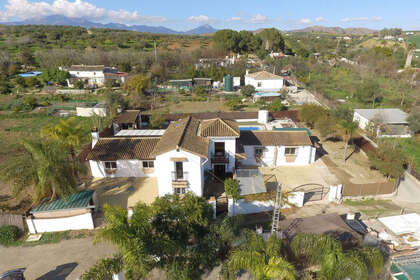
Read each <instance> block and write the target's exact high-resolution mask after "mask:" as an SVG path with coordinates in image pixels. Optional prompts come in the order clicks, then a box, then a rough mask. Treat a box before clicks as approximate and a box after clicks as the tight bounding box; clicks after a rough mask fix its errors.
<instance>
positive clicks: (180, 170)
mask: <svg viewBox="0 0 420 280" xmlns="http://www.w3.org/2000/svg"><path fill="white" fill-rule="evenodd" d="M175 172H176V179H177V180H179V179H184V166H183V164H182V162H180V161H177V162H175Z"/></svg>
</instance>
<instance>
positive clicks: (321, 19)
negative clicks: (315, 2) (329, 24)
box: [315, 17, 327, 22]
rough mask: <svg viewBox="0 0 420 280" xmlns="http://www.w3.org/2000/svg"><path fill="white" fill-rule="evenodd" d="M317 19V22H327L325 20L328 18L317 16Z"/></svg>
mask: <svg viewBox="0 0 420 280" xmlns="http://www.w3.org/2000/svg"><path fill="white" fill-rule="evenodd" d="M315 21H316V22H325V21H327V19H326V18H324V17H317V18H315Z"/></svg>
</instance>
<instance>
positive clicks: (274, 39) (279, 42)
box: [258, 28, 284, 52]
mask: <svg viewBox="0 0 420 280" xmlns="http://www.w3.org/2000/svg"><path fill="white" fill-rule="evenodd" d="M258 37H260V38H261V40H262V43H263V48H264V49H265V50H267V51H274V52H280V51H281V52H284V39H283V37H282V36H281V33H280V31H278V30H277V29H275V28H266V29H264V30H263V31H261V32H259V33H258Z"/></svg>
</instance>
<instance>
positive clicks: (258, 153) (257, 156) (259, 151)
mask: <svg viewBox="0 0 420 280" xmlns="http://www.w3.org/2000/svg"><path fill="white" fill-rule="evenodd" d="M254 155H255V160H256V161H257V162H261V160H262V158H263V156H264V147H255V150H254Z"/></svg>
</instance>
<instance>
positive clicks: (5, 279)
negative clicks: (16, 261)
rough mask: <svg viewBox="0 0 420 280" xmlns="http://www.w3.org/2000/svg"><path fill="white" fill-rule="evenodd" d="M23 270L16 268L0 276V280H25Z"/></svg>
mask: <svg viewBox="0 0 420 280" xmlns="http://www.w3.org/2000/svg"><path fill="white" fill-rule="evenodd" d="M24 272H25V268H18V269H13V270H9V271H6V272H4V273H2V274H0V280H25V276H24V275H23V273H24Z"/></svg>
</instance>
